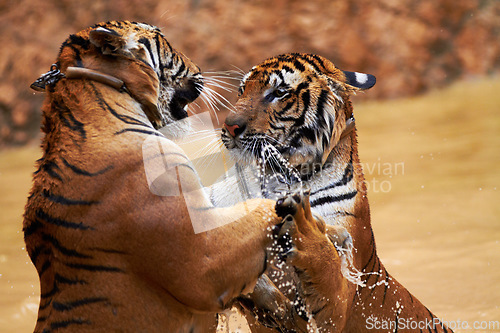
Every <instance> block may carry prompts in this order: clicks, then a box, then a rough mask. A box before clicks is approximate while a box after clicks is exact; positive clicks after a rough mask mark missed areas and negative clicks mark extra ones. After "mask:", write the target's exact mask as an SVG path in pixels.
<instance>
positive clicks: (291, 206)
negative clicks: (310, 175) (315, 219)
mask: <svg viewBox="0 0 500 333" xmlns="http://www.w3.org/2000/svg"><path fill="white" fill-rule="evenodd" d="M300 201H301V199H300V195H298V194H297V193H296V194H294V195H289V196H286V197H284V198H280V199H278V201H276V206H275V210H276V214H277V215H278V216H279V217H285V216H287V215H295V213H296V212H297V204H298V203H300Z"/></svg>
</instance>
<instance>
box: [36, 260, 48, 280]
mask: <svg viewBox="0 0 500 333" xmlns="http://www.w3.org/2000/svg"><path fill="white" fill-rule="evenodd" d="M50 265H51V264H50V261H49V260H47V261H46V262H45V263H44V264H43V265H42V268H40V270H39V271H38V275H39V276H42V274H43V273H45V271H46V270H47V269H49V268H50Z"/></svg>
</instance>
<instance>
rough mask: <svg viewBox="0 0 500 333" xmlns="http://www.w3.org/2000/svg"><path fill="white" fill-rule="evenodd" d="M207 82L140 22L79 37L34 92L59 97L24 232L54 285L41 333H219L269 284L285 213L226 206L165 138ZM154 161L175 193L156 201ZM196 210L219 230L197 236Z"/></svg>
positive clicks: (49, 115) (45, 291)
mask: <svg viewBox="0 0 500 333" xmlns="http://www.w3.org/2000/svg"><path fill="white" fill-rule="evenodd" d="M203 85H204V79H203V76H202V73H201V71H200V69H199V68H198V66H196V65H195V64H194V63H193V62H192V61H191V60H190V59H189V58H187V57H186V56H184V55H183V54H182V53H180V52H178V51H176V50H175V49H174V48H172V46H171V45H170V44H169V43H168V41H167V40H166V39H165V37H164V36H163V34H162V33H161V31H160V30H159V29H158V28H156V27H153V26H150V25H148V24H144V23H136V22H129V21H113V22H107V23H101V24H97V25H95V26H93V27H90V28H87V29H85V30H82V31H80V32H78V33H76V34H72V35H70V36H69V38H68V39H67V40H66V41H65V42H64V43H63V44H62V46H61V48H60V52H59V54H58V57H57V59H56V61H55V63H54V64H53V65H52V66H51V68H50V71H49V72H47V73H45V74H43V75H42V76H41V77H40V78H39V79H38V80H37V81H36V82H35V83H33V85H32V88H34V89H36V90H39V91H44V92H46V98H45V101H44V104H43V108H42V112H43V124H42V129H43V133H44V137H43V139H42V146H41V147H42V152H43V156H42V157H41V158H40V159H39V160H38V161H37V170H36V171H35V173H34V175H33V186H32V189H31V191H30V194H29V198H28V201H27V204H26V208H25V213H24V222H23V231H24V239H25V243H26V249H27V251H28V254H29V256H30V258H31V261H32V262H33V264H34V266H35V268H36V270H37V272H38V275H39V279H40V289H41V294H40V305H39V310H38V319H37V322H36V326H35V329H34V331H35V332H56V331H57V332H65V331H72V332H95V331H99V332H144V331H147V332H213V331H215V329H216V325H217V322H216V321H217V318H216V313H217V312H220V311H223V310H224V309H226V308H228V307H230V306H231V304H232V302H233V301H234V299H235V298H236V297H238V296H240V295H241V293H243V292H245V291H247V290H251V289H252V286H253V285H255V283H256V281H257V278H258V277H259V276H260V274H261V273H262V272H263V270H264V269H265V267H266V265H267V261H266V258H267V250H266V248H267V247H268V246H269V244H270V241H271V240H270V238H269V237H268V236H269V235H268V234H269V231H268V229H272V228H273V227H274V226H275V225H276V224H278V223H280V222H281V218H279V217H278V216H277V215H276V213H275V211H274V205H275V203H274V202H273V201H271V200H264V199H259V200H249V201H247V202H245V203H242V204H237V205H234V206H231V207H228V208H215V207H213V206H212V205H211V204H210V202H208V200H207V198H206V196H205V195H204V194H203V191H202V190H201V184H200V182H199V178H198V176H197V174H196V172H195V171H194V169H193V168H192V166H191V164H190V162H189V160H188V159H187V157H186V156H185V155H184V152H183V151H182V150H181V149H180V148H179V147H178V146H177V145H176V144H174V143H173V142H172V141H170V140H169V139H167V138H166V137H165V136H164V135H163V134H162V132H160V131H159V130H160V129H161V128H162V127H163V126H165V125H168V124H171V123H173V122H176V121H179V120H182V119H185V118H186V117H187V113H186V110H185V107H186V106H187V105H188V104H189V103H191V102H193V101H194V100H195V99H196V98H197V97H198V96H199V95H200V94H203ZM166 134H172V133H171V131H170V132H169V133H166ZM174 134H175V133H174ZM151 138H154V139H155V140H156V141H154V144H156V147H157V149H156V150H154V151H153V153H150V154H146V153H147V151H146V150H144V142H146V141H147V140H148V139H151ZM145 161H148V162H157V164H158V165H159V167H160V169H159V170H160V171H161V168H165V170H163V172H160V173H159V174H158V178H159V179H160V178H161V181H162V184H163V187H164V189H165V188H166V189H167V190H171V191H173V192H172V193H173V194H172V193H171V194H168V195H155V194H153V193H152V190H151V187H150V185H149V184H148V181H147V174H148V170H146V167H145ZM175 191H177V192H178V193H177V194H175ZM188 194H189V198H190V201H189V202H188V201H187V198H188ZM245 209H246V212H247V213H246V214H245V215H242V214H241V212H242V211H245ZM194 213H196V214H199V216H198V218H199V220H201V221H202V222H203V223H206V224H207V225H209V226H211V228H209V229H207V230H206V231H204V232H198V233H196V232H195V231H194V229H193V228H194V224H193V221H192V216H193V215H192V214H194ZM190 214H191V215H190ZM235 216H239V217H238V218H234V217H235ZM221 221H226V222H228V223H227V224H221ZM231 221H232V223H229V222H231Z"/></svg>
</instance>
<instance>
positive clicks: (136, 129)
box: [114, 128, 163, 136]
mask: <svg viewBox="0 0 500 333" xmlns="http://www.w3.org/2000/svg"><path fill="white" fill-rule="evenodd" d="M126 132H136V133H143V134H149V135H155V136H163V135H162V134H160V133H158V132H153V131H146V130H142V129H139V128H125V129H122V130H120V131H118V132H115V133H114V135H119V134H123V133H126Z"/></svg>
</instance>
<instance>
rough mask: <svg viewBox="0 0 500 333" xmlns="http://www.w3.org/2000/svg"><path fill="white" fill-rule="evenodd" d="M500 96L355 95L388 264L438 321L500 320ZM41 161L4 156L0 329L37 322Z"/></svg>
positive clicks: (27, 154) (32, 155)
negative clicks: (34, 201) (31, 208)
mask: <svg viewBox="0 0 500 333" xmlns="http://www.w3.org/2000/svg"><path fill="white" fill-rule="evenodd" d="M499 92H500V80H498V79H497V80H493V79H491V80H481V81H467V82H461V83H459V84H455V85H453V86H452V87H449V88H447V89H445V90H442V91H436V92H431V93H429V94H427V95H425V96H422V97H414V98H410V99H404V100H394V101H386V102H365V103H362V104H361V103H356V102H355V115H356V123H357V128H358V139H359V144H360V157H361V161H362V162H363V168H364V171H365V174H366V178H367V182H368V183H367V184H368V188H369V199H370V205H371V211H372V224H373V228H374V232H375V238H376V242H377V245H378V249H379V254H380V256H381V258H382V260H383V262H384V263H385V265H386V267H387V269H388V271H389V272H391V273H392V274H393V276H395V277H396V278H397V279H398V280H399V281H400V282H402V283H403V285H405V286H406V287H407V288H408V289H409V290H410V291H411V292H412V293H413V294H414V295H415V296H417V297H418V298H419V299H420V300H421V301H422V302H423V303H424V304H425V305H427V306H428V307H429V308H430V309H431V310H432V311H433V312H434V313H435V314H436V315H437V316H438V317H440V318H442V319H444V320H448V321H457V320H460V321H467V322H468V323H470V325H472V324H473V323H474V322H475V321H500V308H499V306H500V287H499V285H500V204H499V202H500V167H499V165H500V94H499ZM39 157H40V152H39V149H38V148H37V147H26V148H21V149H16V150H12V149H9V150H4V151H2V152H0V331H1V332H30V331H32V329H33V327H34V324H35V321H36V312H37V306H38V300H39V298H38V295H39V285H38V278H37V275H36V271H35V269H34V267H33V266H32V264H31V262H30V260H29V258H28V256H27V254H26V252H25V250H24V243H23V237H22V232H21V228H22V212H23V209H24V204H25V200H26V196H27V193H28V191H29V188H30V182H31V173H32V172H33V171H34V167H33V165H34V161H35V160H36V159H37V158H39ZM235 325H236V324H234V323H233V325H232V326H235ZM236 326H237V325H236ZM243 331H244V330H243ZM456 331H457V332H493V331H492V330H476V331H471V330H456ZM499 331H500V330H496V332H499Z"/></svg>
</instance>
